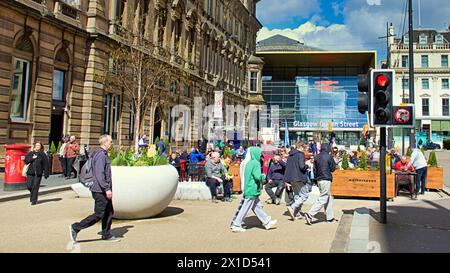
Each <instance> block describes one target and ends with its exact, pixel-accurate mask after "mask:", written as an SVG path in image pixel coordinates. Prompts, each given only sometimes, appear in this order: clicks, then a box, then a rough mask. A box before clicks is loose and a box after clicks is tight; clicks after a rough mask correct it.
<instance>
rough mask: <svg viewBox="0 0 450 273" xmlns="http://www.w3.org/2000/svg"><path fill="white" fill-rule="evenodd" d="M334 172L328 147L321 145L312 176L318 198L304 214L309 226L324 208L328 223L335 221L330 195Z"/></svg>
mask: <svg viewBox="0 0 450 273" xmlns="http://www.w3.org/2000/svg"><path fill="white" fill-rule="evenodd" d="M335 170H336V163H335V162H334V159H333V157H332V156H331V155H330V146H329V144H327V143H323V144H322V147H321V149H320V154H319V155H317V156H316V159H315V161H314V176H315V177H316V179H317V185H318V186H319V191H320V196H319V199H317V201H316V203H315V204H314V205H313V206H312V207H311V209H310V210H309V211H308V212H307V213H305V218H306V223H307V224H308V225H311V223H312V220H313V217H314V215H316V214H317V213H318V212H319V211H320V210H321V209H322V207H325V213H326V216H327V221H328V222H330V223H331V222H334V221H337V220H336V219H335V218H334V212H333V196H332V195H331V182H332V181H333V175H332V172H334V171H335Z"/></svg>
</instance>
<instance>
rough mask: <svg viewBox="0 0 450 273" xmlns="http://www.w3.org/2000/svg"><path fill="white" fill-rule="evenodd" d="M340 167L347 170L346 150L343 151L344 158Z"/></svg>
mask: <svg viewBox="0 0 450 273" xmlns="http://www.w3.org/2000/svg"><path fill="white" fill-rule="evenodd" d="M358 147H359V146H358ZM341 167H342V169H343V170H347V169H348V168H349V164H348V153H347V152H345V153H344V158H343V159H342V166H341Z"/></svg>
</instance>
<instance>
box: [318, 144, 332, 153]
mask: <svg viewBox="0 0 450 273" xmlns="http://www.w3.org/2000/svg"><path fill="white" fill-rule="evenodd" d="M320 151H321V152H326V153H329V152H330V144H328V143H323V144H322V146H320Z"/></svg>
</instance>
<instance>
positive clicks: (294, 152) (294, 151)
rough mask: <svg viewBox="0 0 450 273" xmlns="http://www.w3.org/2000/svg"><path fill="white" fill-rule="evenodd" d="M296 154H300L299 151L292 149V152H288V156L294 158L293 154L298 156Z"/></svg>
mask: <svg viewBox="0 0 450 273" xmlns="http://www.w3.org/2000/svg"><path fill="white" fill-rule="evenodd" d="M298 153H300V151H299V150H297V149H292V150H291V151H290V152H289V156H294V155H295V154H298Z"/></svg>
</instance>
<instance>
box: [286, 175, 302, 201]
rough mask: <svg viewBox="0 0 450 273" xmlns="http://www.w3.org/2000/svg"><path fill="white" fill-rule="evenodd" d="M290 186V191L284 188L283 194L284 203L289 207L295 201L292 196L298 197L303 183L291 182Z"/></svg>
mask: <svg viewBox="0 0 450 273" xmlns="http://www.w3.org/2000/svg"><path fill="white" fill-rule="evenodd" d="M290 184H291V189H290V190H288V188H286V194H285V201H286V205H287V206H290V205H291V204H292V203H294V201H295V199H294V196H295V195H298V194H299V193H300V190H301V189H302V187H303V183H302V182H300V181H295V182H291V183H290Z"/></svg>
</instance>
